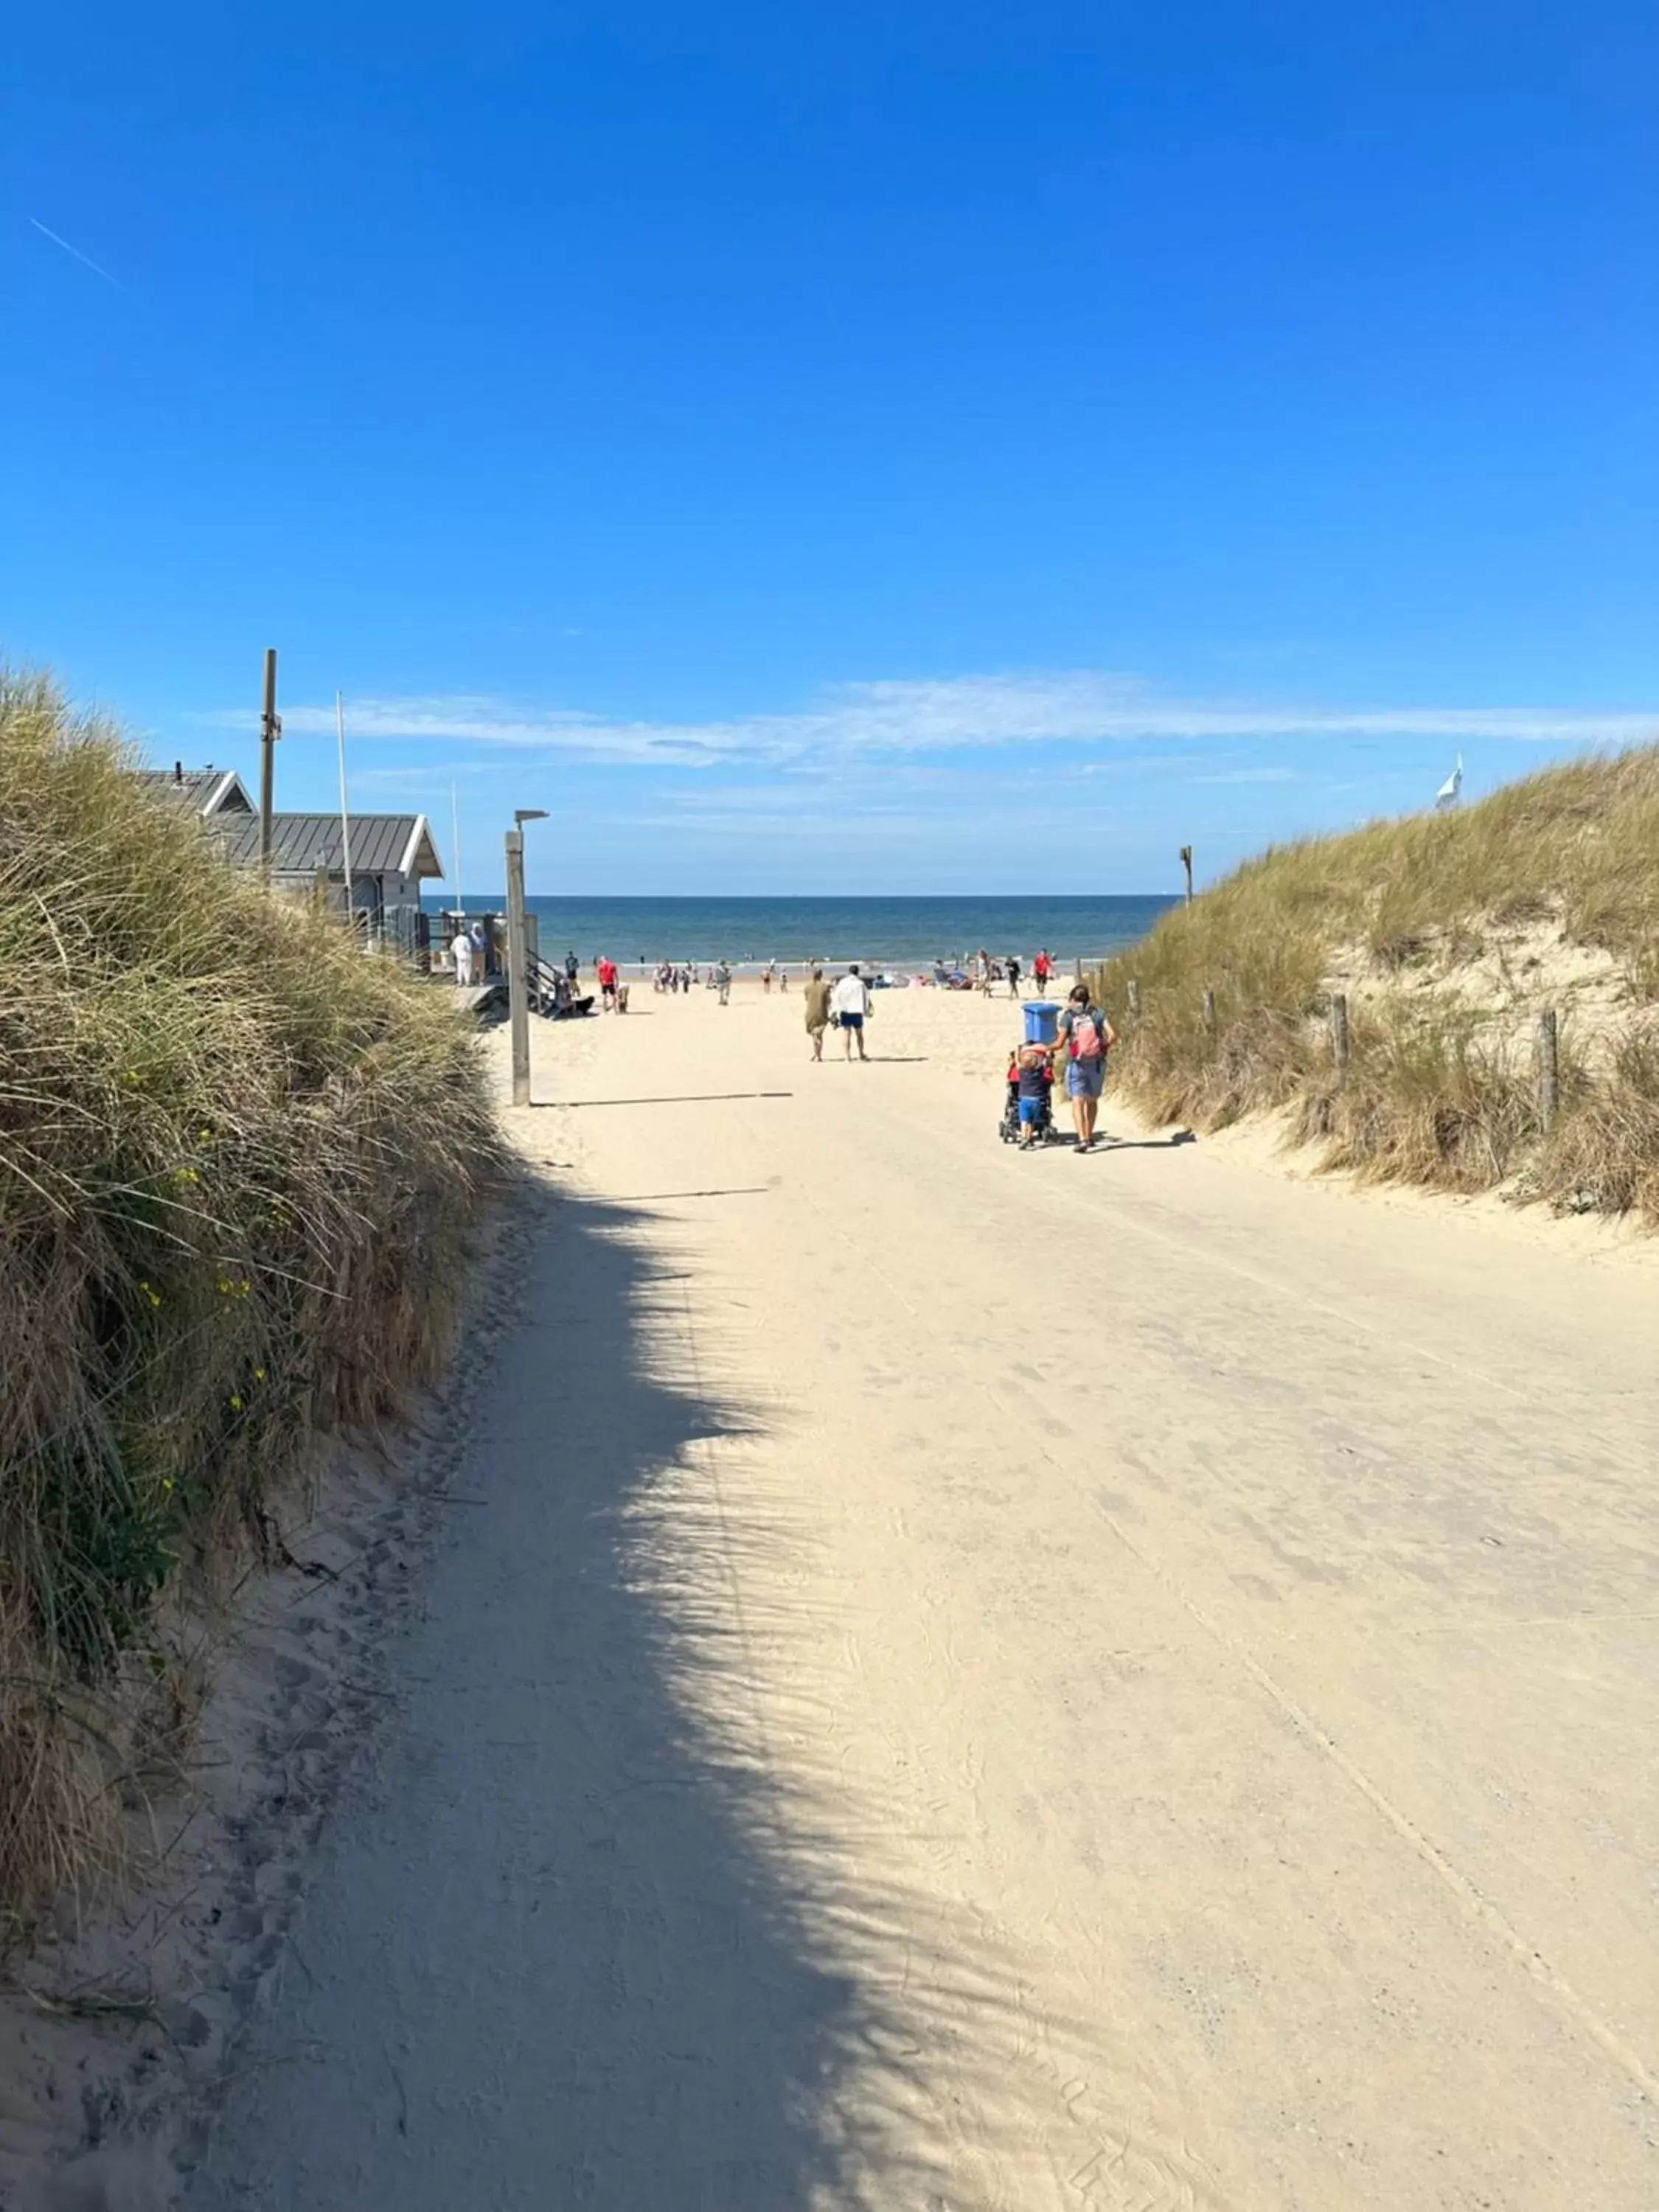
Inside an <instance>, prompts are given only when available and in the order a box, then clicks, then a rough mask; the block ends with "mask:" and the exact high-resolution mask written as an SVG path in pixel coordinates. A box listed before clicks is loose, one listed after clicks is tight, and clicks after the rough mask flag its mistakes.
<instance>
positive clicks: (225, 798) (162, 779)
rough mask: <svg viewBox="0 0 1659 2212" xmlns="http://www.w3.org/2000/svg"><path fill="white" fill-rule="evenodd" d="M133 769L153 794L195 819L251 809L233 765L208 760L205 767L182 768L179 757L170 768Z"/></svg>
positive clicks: (250, 810)
mask: <svg viewBox="0 0 1659 2212" xmlns="http://www.w3.org/2000/svg"><path fill="white" fill-rule="evenodd" d="M135 773H136V775H137V778H138V781H139V782H140V783H142V784H143V787H144V789H145V790H146V791H147V792H149V793H150V794H151V795H152V796H153V797H155V798H156V799H161V801H162V802H163V804H164V805H168V806H176V807H177V808H178V809H179V811H180V812H181V813H184V814H193V815H195V816H196V817H197V820H198V821H202V822H211V821H213V820H214V819H215V818H216V817H217V816H220V815H224V814H252V811H253V801H252V799H250V798H249V797H248V795H247V793H246V791H244V790H243V788H242V779H241V777H240V775H237V773H236V771H235V770H234V769H228V768H215V767H214V766H213V765H212V763H209V764H208V766H207V767H206V768H186V767H185V764H184V763H183V761H174V763H173V766H172V767H171V768H141V769H137V770H136V771H135Z"/></svg>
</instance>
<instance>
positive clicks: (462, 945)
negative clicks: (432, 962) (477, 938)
mask: <svg viewBox="0 0 1659 2212" xmlns="http://www.w3.org/2000/svg"><path fill="white" fill-rule="evenodd" d="M449 957H450V958H451V959H452V960H453V962H454V963H455V981H457V983H459V986H460V987H461V988H462V990H464V991H465V990H468V989H470V988H471V983H472V939H471V938H470V937H469V936H468V935H467V933H466V932H465V930H464V929H458V930H457V931H456V933H455V934H454V936H453V938H452V939H450V942H449Z"/></svg>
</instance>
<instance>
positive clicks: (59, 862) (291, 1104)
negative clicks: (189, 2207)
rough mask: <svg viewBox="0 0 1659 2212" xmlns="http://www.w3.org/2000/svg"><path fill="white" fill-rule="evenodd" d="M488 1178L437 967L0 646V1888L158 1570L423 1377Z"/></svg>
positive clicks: (127, 1651)
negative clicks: (220, 848)
mask: <svg viewBox="0 0 1659 2212" xmlns="http://www.w3.org/2000/svg"><path fill="white" fill-rule="evenodd" d="M499 1172H500V1155H499V1152H498V1149H497V1145H496V1139H495V1134H494V1131H493V1126H492V1121H491V1118H490V1115H489V1108H488V1104H487V1101H486V1093H485V1089H484V1085H483V1079H482V1075H481V1072H480V1070H479V1068H478V1066H477V1063H476V1060H475V1058H474V1054H473V1051H472V1048H471V1043H470V1042H469V1041H468V1039H467V1038H466V1037H465V1036H464V1034H463V1033H462V1032H461V1030H459V1026H458V1025H457V1024H456V1023H455V1021H454V1019H453V1016H452V1015H451V1013H450V1012H449V1011H448V1008H447V1005H446V1004H445V1003H444V1000H443V998H442V996H441V994H433V993H429V992H428V991H427V990H426V989H425V988H424V987H422V985H421V984H420V982H419V981H417V980H416V978H414V977H413V976H411V975H407V974H406V973H404V971H402V970H401V969H398V967H397V966H396V965H395V964H394V963H390V962H383V961H380V960H374V959H370V958H368V957H364V956H363V955H362V953H361V952H360V951H357V950H356V948H355V947H354V946H353V945H350V944H349V942H348V940H347V939H346V938H345V937H344V935H343V933H342V932H341V931H340V930H339V929H338V928H337V927H336V926H335V925H334V924H333V923H332V922H331V921H330V920H329V919H328V918H327V917H326V916H325V915H319V914H317V913H314V912H312V911H310V910H309V909H307V908H301V907H296V906H295V905H292V904H290V903H288V902H279V901H276V900H275V899H272V898H270V897H269V896H267V895H266V894H265V893H264V890H262V888H261V887H260V886H259V884H258V883H257V882H256V881H254V880H253V879H252V878H250V877H248V876H247V875H246V874H240V875H239V874H236V873H234V872H232V871H231V870H230V869H229V868H228V867H227V866H225V864H224V863H223V862H222V860H220V859H219V858H218V856H217V855H216V853H215V852H213V851H212V850H211V849H210V846H209V843H208V841H207V840H206V839H205V838H204V836H203V835H202V833H201V831H200V829H199V828H198V826H197V824H196V823H194V822H192V821H191V820H189V819H188V818H185V817H175V816H174V815H173V814H172V813H171V812H170V811H167V810H165V809H164V808H162V807H161V806H160V805H157V804H156V803H155V800H154V799H152V798H150V797H149V795H148V794H147V793H145V791H144V790H143V787H142V786H140V785H139V784H138V783H137V781H135V780H134V779H133V778H132V777H131V776H130V775H128V774H127V773H126V772H125V757H124V755H123V753H122V751H121V749H120V747H119V745H118V742H117V741H116V739H115V738H114V737H113V735H112V733H111V732H108V731H107V730H106V729H105V728H103V727H101V726H98V725H96V724H92V723H88V722H86V721H84V720H76V718H75V717H74V716H72V715H71V714H70V712H69V711H68V709H67V708H65V706H64V702H63V701H62V699H61V698H60V696H58V693H57V692H56V691H55V690H54V689H53V688H52V685H51V684H49V683H47V682H45V681H40V680H26V679H18V678H8V677H5V676H3V674H0V1310H3V1311H4V1314H5V1316H6V1323H5V1328H4V1331H3V1334H0V1915H9V1916H12V1917H15V1916H16V1915H18V1914H19V1913H21V1912H22V1911H24V1910H26V1909H27V1907H28V1906H29V1905H31V1904H32V1903H33V1902H36V1901H38V1900H39V1899H41V1898H42V1897H44V1896H46V1895H48V1894H50V1893H52V1890H53V1889H54V1888H55V1887H57V1886H58V1884H59V1883H60V1882H61V1881H63V1880H64V1878H65V1877H66V1876H67V1875H70V1873H72V1872H73V1871H74V1870H75V1869H76V1868H77V1867H79V1866H82V1865H84V1864H85V1863H87V1862H88V1857H90V1856H91V1855H92V1854H93V1852H94V1848H95V1845H96V1842H97V1838H98V1836H99V1833H100V1827H101V1826H102V1824H103V1819H104V1812H105V1809H106V1808H104V1807H103V1805H102V1803H101V1802H100V1801H101V1800H102V1799H103V1798H104V1797H106V1796H107V1795H108V1794H109V1791H110V1787H111V1783H112V1758H111V1744H110V1742H109V1741H106V1740H105V1739H104V1736H103V1734H102V1722H101V1721H100V1715H101V1714H105V1713H106V1712H110V1713H112V1712H113V1711H114V1710H115V1708H116V1706H117V1705H118V1702H119V1699H120V1694H121V1686H122V1684H123V1683H124V1681H125V1682H126V1683H127V1684H128V1686H131V1680H133V1679H134V1678H135V1677H137V1679H140V1680H142V1678H143V1674H144V1672H145V1670H146V1668H153V1669H154V1670H155V1671H156V1672H157V1673H158V1674H159V1673H160V1672H161V1669H162V1668H163V1667H164V1665H165V1663H166V1662H165V1659H164V1656H163V1655H162V1654H161V1653H160V1652H159V1650H155V1649H154V1648H153V1647H152V1646H151V1644H150V1638H151V1634H152V1621H153V1607H154V1605H155V1599H156V1597H157V1595H158V1593H159V1592H160V1591H161V1589H163V1587H164V1586H165V1585H166V1584H167V1583H168V1582H169V1581H170V1580H171V1579H172V1578H173V1577H174V1576H175V1575H176V1574H177V1573H178V1571H179V1569H180V1567H181V1565H191V1564H192V1563H194V1564H200V1565H208V1564H210V1562H211V1561H212V1560H213V1559H215V1558H216V1557H218V1558H222V1557H224V1556H225V1555H226V1553H227V1552H228V1551H234V1550H235V1549H236V1548H237V1547H241V1548H243V1549H244V1550H246V1547H248V1546H249V1545H250V1544H251V1545H253V1546H255V1547H257V1546H258V1545H259V1544H260V1543H262V1542H263V1541H264V1538H265V1534H266V1532H267V1531H268V1529H269V1526H270V1523H269V1519H268V1515H267V1504H266V1502H267V1500H268V1499H269V1498H270V1496H271V1495H272V1492H273V1491H274V1490H275V1489H276V1487H277V1486H280V1485H281V1484H282V1483H283V1480H286V1479H290V1478H291V1477H292V1476H293V1474H295V1471H296V1470H298V1469H300V1468H302V1467H303V1466H304V1465H305V1464H306V1462H307V1456H308V1455H309V1453H310V1450H311V1447H312V1445H313V1440H314V1439H315V1438H317V1437H319V1435H322V1434H324V1433H327V1432H331V1431H341V1430H345V1431H363V1430H366V1429H368V1428H371V1427H372V1426H373V1425H374V1424H375V1423H376V1422H378V1421H379V1420H380V1419H383V1418H384V1417H385V1416H386V1414H387V1413H390V1412H392V1410H393V1409H395V1407H397V1405H398V1401H399V1397H400V1394H402V1393H403V1392H404V1391H405V1390H406V1389H407V1388H408V1387H409V1385H410V1383H412V1382H413V1381H415V1380H416V1379H417V1378H419V1377H421V1376H425V1375H428V1374H430V1373H431V1372H432V1371H433V1370H434V1368H435V1365H436V1364H437V1363H438V1361H439V1359H440V1358H441V1353H442V1351H443V1348H444V1346H445V1343H446V1340H447V1331H448V1328H449V1324H450V1320H451V1316H452V1311H453V1305H454V1302H455V1299H456V1297H457V1294H458V1292H459V1288H460V1285H461V1282H462V1275H463V1265H464V1258H465V1240H466V1237H467V1233H468V1231H469V1228H470V1226H471V1224H472V1223H473V1222H474V1221H475V1219H476V1218H477V1215H478V1213H479V1212H480V1210H481V1207H482V1205H483V1201H484V1200H485V1198H486V1196H487V1194H488V1191H489V1187H490V1186H491V1184H492V1182H494V1181H495V1178H496V1176H498V1174H499ZM114 1763H115V1765H119V1763H120V1762H119V1759H116V1760H115V1762H114Z"/></svg>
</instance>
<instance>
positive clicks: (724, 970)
mask: <svg viewBox="0 0 1659 2212" xmlns="http://www.w3.org/2000/svg"><path fill="white" fill-rule="evenodd" d="M714 988H715V989H716V990H717V991H718V992H719V993H720V1004H721V1006H729V1005H730V1004H731V1002H732V963H731V962H730V961H729V960H721V961H720V962H718V963H716V966H715V969H714Z"/></svg>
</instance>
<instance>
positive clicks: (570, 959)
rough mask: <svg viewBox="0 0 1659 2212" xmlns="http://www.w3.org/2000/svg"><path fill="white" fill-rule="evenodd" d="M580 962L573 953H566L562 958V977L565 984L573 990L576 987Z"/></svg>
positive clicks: (580, 969) (579, 972) (580, 968)
mask: <svg viewBox="0 0 1659 2212" xmlns="http://www.w3.org/2000/svg"><path fill="white" fill-rule="evenodd" d="M581 972H582V963H581V962H580V960H578V959H577V957H576V956H575V954H574V952H567V953H566V954H565V956H564V975H565V981H566V982H568V984H569V985H570V987H571V988H572V989H573V990H574V988H575V987H576V978H577V977H578V976H579V975H580V974H581Z"/></svg>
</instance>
